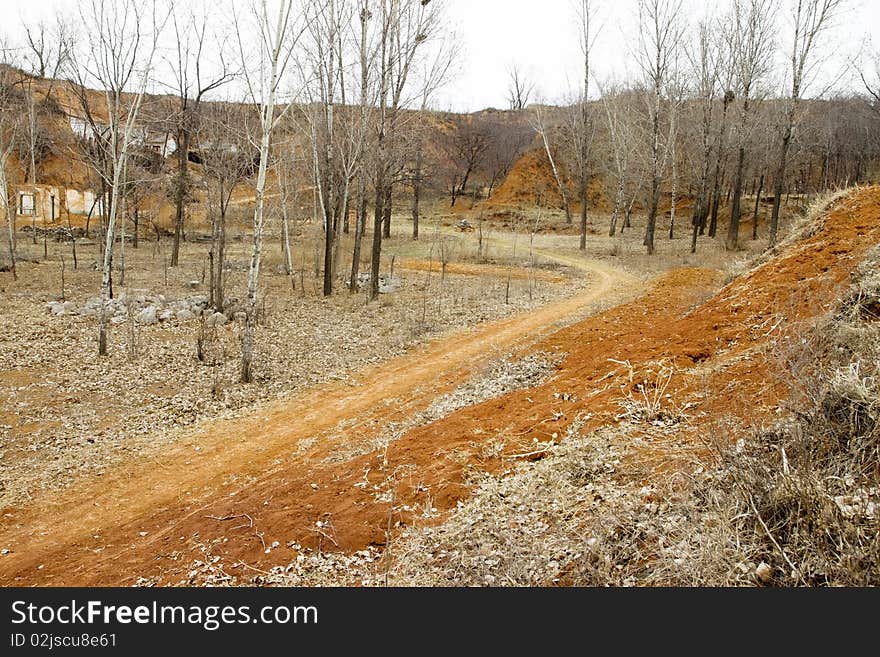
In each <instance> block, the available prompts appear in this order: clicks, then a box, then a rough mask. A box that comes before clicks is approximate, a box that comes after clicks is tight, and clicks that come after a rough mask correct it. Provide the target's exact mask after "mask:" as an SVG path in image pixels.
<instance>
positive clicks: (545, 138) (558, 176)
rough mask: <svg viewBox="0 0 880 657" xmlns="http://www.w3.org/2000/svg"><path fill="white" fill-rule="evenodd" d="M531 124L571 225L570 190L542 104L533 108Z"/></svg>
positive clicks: (566, 218)
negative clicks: (542, 148) (557, 159)
mask: <svg viewBox="0 0 880 657" xmlns="http://www.w3.org/2000/svg"><path fill="white" fill-rule="evenodd" d="M529 122H530V123H531V125H532V129H533V130H534V131H535V132H536V133H538V136H540V137H541V144H543V146H544V154H545V155H546V156H547V161H548V162H549V164H550V170H551V171H552V172H553V180H555V181H556V188H557V189H558V190H559V195H560V197H562V209H563V210H564V211H565V223H567V224H571V223H572V217H571V204H570V203H569V200H568V189H567V188H566V186H565V181H564V180H563V179H562V173H561V172H560V170H559V167H558V166H557V163H556V158H555V157H554V155H553V151H554V148H553V146H552V145H551V143H550V125H549V123H548V120H547V115H546V108H545V107H544V105H543V104H542V103H537V104H535V105H533V106H532V109H531V112H530V115H529Z"/></svg>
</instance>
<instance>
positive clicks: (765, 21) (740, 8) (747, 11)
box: [725, 0, 776, 251]
mask: <svg viewBox="0 0 880 657" xmlns="http://www.w3.org/2000/svg"><path fill="white" fill-rule="evenodd" d="M775 11H776V2H775V0H734V2H733V10H732V15H731V21H730V22H731V26H730V29H731V41H732V43H733V62H732V63H733V66H734V76H735V77H734V80H735V82H736V87H737V91H738V92H739V94H738V95H739V123H738V125H737V147H738V150H737V159H736V165H735V168H734V173H733V201H732V203H731V208H730V224H729V226H728V231H727V241H726V242H725V244H726V246H727V249H728V250H731V251H732V250H735V249H737V248H738V246H739V222H740V214H741V204H742V192H743V170H744V167H745V159H746V144H747V143H748V137H749V134H750V132H751V130H752V129H753V128H754V123H753V121H752V119H753V116H752V105H753V102H754V100H755V96H756V95H757V94H760V93H761V91H762V90H761V84H762V83H763V82H764V81H765V79H766V77H767V76H768V75H769V73H770V70H771V67H772V59H773V49H774V42H773V35H774V33H775V20H774V19H775Z"/></svg>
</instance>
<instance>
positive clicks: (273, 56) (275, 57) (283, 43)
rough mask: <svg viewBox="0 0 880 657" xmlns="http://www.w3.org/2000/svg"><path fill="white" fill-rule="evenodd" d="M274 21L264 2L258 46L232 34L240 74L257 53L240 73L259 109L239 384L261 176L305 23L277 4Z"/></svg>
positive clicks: (256, 268)
mask: <svg viewBox="0 0 880 657" xmlns="http://www.w3.org/2000/svg"><path fill="white" fill-rule="evenodd" d="M277 5H278V6H277V14H278V15H277V17H276V18H275V19H274V20H273V18H272V15H271V13H270V9H269V5H268V0H263V2H262V4H261V5H260V6H259V7H254V12H253V18H254V22H255V24H256V25H255V27H256V32H257V35H258V36H257V43H256V44H253V45H251V46H248V45H246V44H245V40H244V39H245V34H244V30H243V26H242V24H241V22H240V21H239V20H236V34H237V37H238V44H239V52H240V54H241V58H242V64H243V66H242V69H243V70H245V71H248V68H249V67H248V65H247V62H246V60H247V59H248V54H249V53H251V52H253V49H254V48H255V49H256V50H257V52H258V53H259V62H258V64H257V67H256V69H257V73H256V74H253V73H249V72H246V74H245V81H246V83H247V87H248V92H249V94H250V97H251V100H252V101H253V103H254V104H255V105H258V106H259V109H260V121H259V130H258V136H259V164H258V166H257V179H256V183H255V186H254V200H255V203H254V226H253V245H252V248H251V258H250V266H249V267H248V278H247V299H246V311H245V314H246V319H245V328H244V335H243V336H242V343H241V382H242V383H251V382H252V381H253V358H254V333H255V332H256V323H257V317H256V314H257V287H258V284H259V279H260V265H261V263H262V257H263V228H264V223H265V206H266V198H265V195H266V174H267V170H268V165H269V156H270V147H271V143H272V135H273V133H274V132H275V129H276V128H277V127H278V124H279V123H280V121H281V119H282V118H283V117H284V115H285V114H286V113H287V111H288V110H289V109H290V106H291V103H292V99H291V102H289V103H288V104H287V105H286V106H283V107H281V108H279V107H276V105H277V104H278V96H279V91H280V87H281V84H282V81H283V79H284V77H285V71H286V70H287V67H288V64H289V63H290V61H291V58H292V56H293V52H294V49H295V48H296V45H297V43H298V42H299V39H300V37H301V36H302V34H303V32H304V31H305V29H306V26H307V24H306V23H305V22H304V21H303V20H302V15H294V12H295V11H296V10H298V9H299V7H298V5H297V6H295V4H294V0H280V1H279V2H278V3H277Z"/></svg>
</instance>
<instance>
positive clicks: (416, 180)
mask: <svg viewBox="0 0 880 657" xmlns="http://www.w3.org/2000/svg"><path fill="white" fill-rule="evenodd" d="M456 53H457V41H456V40H455V39H453V38H449V39H444V40H441V41H440V43H439V46H438V47H437V48H436V49H435V51H434V54H433V56H432V57H430V58H429V59H428V60H427V61H426V64H425V66H424V67H423V71H422V75H421V79H420V80H419V84H420V86H421V88H422V94H421V95H422V98H421V105H420V107H419V119H420V120H421V121H420V125H419V126H417V128H416V135H415V142H416V155H415V164H414V166H413V172H412V187H413V202H412V220H413V232H412V238H413V239H414V240H417V239H419V219H420V206H421V197H422V184H423V183H424V180H423V171H422V167H423V166H424V159H425V144H424V135H423V132H424V131H425V126H424V122H425V119H426V118H427V113H428V104H429V102H430V101H431V98H432V96H433V95H434V93H436V91H437V90H438V89H440V88H441V87H442V86H443V85H444V84H446V82H447V80H448V79H449V76H450V73H451V69H452V65H453V63H454V62H455V60H456ZM453 205H455V202H454V201H453Z"/></svg>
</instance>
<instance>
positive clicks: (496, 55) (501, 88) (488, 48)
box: [0, 0, 880, 111]
mask: <svg viewBox="0 0 880 657" xmlns="http://www.w3.org/2000/svg"><path fill="white" fill-rule="evenodd" d="M446 1H447V2H448V4H449V9H450V11H449V15H450V18H451V20H452V22H453V24H454V27H455V30H456V32H457V33H458V35H459V38H460V44H461V47H460V52H461V57H460V63H459V71H458V74H457V75H456V76H455V77H454V79H452V80H451V81H450V83H449V84H448V85H447V86H446V87H445V88H444V89H442V90H441V91H440V92H439V93H438V94H437V96H436V99H435V101H434V105H435V106H437V107H438V108H440V109H454V110H459V111H470V110H478V109H483V108H485V107H499V108H503V107H506V105H507V101H506V97H507V87H508V74H507V72H508V70H509V68H510V66H511V65H512V64H514V63H516V64H517V65H518V66H519V67H520V68H521V69H522V70H523V71H524V72H525V74H526V75H527V76H528V77H529V78H531V79H532V81H533V82H534V83H535V85H536V94H535V98H538V97H541V98H543V99H544V100H546V101H548V102H554V101H560V100H564V99H565V97H566V96H567V95H569V93H570V90H572V89H574V88H576V86H577V82H574V81H575V80H578V79H579V70H580V69H579V67H580V63H579V61H580V50H579V47H578V40H577V39H578V37H577V28H576V26H575V25H574V21H573V17H574V8H573V2H572V0H446ZM593 1H594V4H595V5H596V7H597V10H596V11H597V20H596V23H597V27H599V28H600V32H599V36H598V38H597V40H596V44H595V47H594V51H593V57H592V59H593V73H594V76H595V77H596V79H598V80H605V79H608V78H609V77H611V76H617V77H621V76H624V75H625V74H626V72H627V69H628V68H631V65H630V64H629V63H628V62H629V53H630V49H631V48H632V46H633V44H634V43H635V39H636V38H637V31H636V27H635V26H636V6H637V2H636V0H593ZM0 2H2V6H3V8H4V17H5V18H7V19H8V18H10V17H11V16H14V15H15V14H19V15H20V16H22V17H24V18H27V19H33V18H34V17H35V16H47V15H51V14H52V13H53V11H55V10H56V9H57V8H58V7H62V8H65V9H66V10H68V11H71V10H72V9H73V8H74V7H75V6H76V2H75V0H0ZM683 2H684V7H685V13H687V14H688V15H689V16H690V17H691V19H692V22H696V20H698V19H699V18H700V17H702V16H704V15H705V14H707V13H709V14H714V15H717V14H718V13H720V12H721V11H722V10H723V8H724V7H725V6H727V2H725V1H723V0H720V1H716V2H713V1H712V0H683ZM780 2H781V4H782V5H783V6H787V5H788V4H790V3H791V2H792V0H780ZM779 23H780V30H784V29H785V27H786V13H785V12H784V11H783V12H781V13H780V21H779ZM838 23H839V24H838V25H837V27H836V30H835V33H834V35H833V36H832V38H831V39H829V40H828V44H829V47H828V49H827V51H826V53H825V56H826V57H827V58H828V62H827V65H826V70H827V71H828V72H829V75H832V74H833V75H837V74H839V73H840V72H841V71H843V70H844V69H845V68H846V63H847V61H848V60H850V59H851V58H853V57H855V56H857V55H858V54H859V51H860V47H861V44H862V42H863V41H864V40H865V39H866V38H870V39H871V40H872V41H873V44H874V46H875V47H880V0H849V5H848V10H847V12H846V13H845V15H843V16H842V17H841V18H840V19H839V21H838ZM10 27H11V26H10V22H7V21H4V23H3V26H2V27H0V30H3V31H5V33H6V36H7V37H9V36H10V34H9V30H10ZM783 40H784V33H783V32H781V33H780V41H781V42H782V41H783ZM847 82H848V81H847V80H846V79H844V80H843V81H842V83H841V84H842V85H844V86H846V84H847ZM849 84H851V85H854V83H853V82H852V81H851V80H850V81H849Z"/></svg>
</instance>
